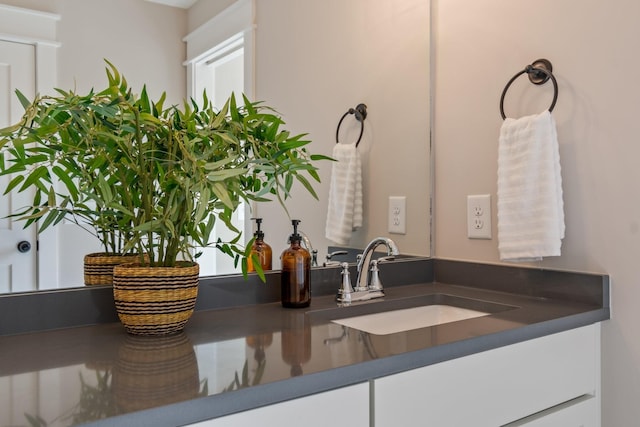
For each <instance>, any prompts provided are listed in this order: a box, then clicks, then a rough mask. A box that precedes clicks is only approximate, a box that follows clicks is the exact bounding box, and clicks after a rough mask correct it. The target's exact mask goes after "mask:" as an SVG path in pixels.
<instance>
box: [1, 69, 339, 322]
mask: <svg viewBox="0 0 640 427" xmlns="http://www.w3.org/2000/svg"><path fill="white" fill-rule="evenodd" d="M107 77H108V82H109V84H108V87H107V88H106V89H104V90H102V91H100V92H97V93H96V92H93V91H92V92H90V93H89V94H88V95H86V96H77V95H75V94H73V93H71V92H64V91H59V93H60V95H61V96H60V97H56V98H55V100H56V103H57V102H60V101H62V98H64V99H69V101H70V102H69V104H70V106H69V109H67V110H65V109H64V108H62V109H57V108H47V102H50V101H49V99H50V98H47V97H39V98H36V101H35V102H34V103H29V102H28V101H27V100H26V99H24V97H21V100H22V102H23V104H24V105H25V108H26V112H25V116H24V118H23V120H22V121H21V122H20V123H18V124H17V125H15V126H13V127H11V128H8V129H5V130H3V131H0V138H2V139H0V141H2V142H0V144H1V145H0V149H1V148H2V146H3V145H7V141H10V142H11V144H10V147H11V148H10V149H9V150H8V152H10V153H11V154H12V157H13V158H12V159H5V162H7V160H8V163H9V166H8V167H4V169H2V170H1V171H0V173H12V172H20V171H22V172H23V174H22V175H18V176H16V178H14V179H13V180H11V181H10V183H9V185H8V188H7V189H6V191H12V190H14V189H18V190H25V189H26V188H30V187H35V189H36V190H35V197H34V203H33V205H32V206H29V207H27V208H26V209H25V210H23V211H22V212H20V213H19V216H20V218H22V219H25V220H26V221H27V223H29V222H33V221H35V220H38V219H41V220H42V223H43V226H42V228H46V226H49V225H52V224H55V223H57V222H59V221H60V220H61V219H62V218H66V217H69V216H71V217H74V218H75V217H78V218H82V219H84V220H86V221H87V222H88V223H90V224H91V226H92V227H93V228H94V231H97V230H102V231H105V232H106V233H107V234H105V235H108V232H111V231H113V232H115V233H116V234H117V237H118V238H121V239H122V240H121V241H122V246H121V250H122V251H123V252H125V253H127V252H135V253H138V254H146V256H148V259H145V258H143V256H142V255H140V257H139V259H138V262H137V263H136V264H126V265H121V266H117V267H116V268H115V269H114V297H115V300H116V308H117V309H118V310H119V315H120V319H121V321H122V322H123V324H124V325H125V327H126V328H127V330H128V331H129V332H131V333H140V334H164V333H170V332H176V331H178V330H180V329H182V327H184V324H185V323H186V321H187V320H188V318H189V316H190V314H191V312H192V311H193V306H194V305H195V297H196V295H197V284H198V265H197V263H195V257H196V255H197V254H196V253H195V248H197V247H204V246H209V245H215V246H216V247H217V248H218V249H219V250H221V251H223V252H224V253H227V254H229V255H230V256H233V257H235V259H236V262H241V263H242V268H243V272H246V259H247V256H248V255H249V253H250V247H251V244H249V245H247V247H246V248H243V247H241V246H240V245H239V244H238V241H239V239H240V237H241V231H240V230H238V229H237V228H235V227H234V226H233V224H232V223H231V220H230V218H231V214H232V213H233V211H234V210H235V209H236V208H237V207H238V205H239V203H240V201H242V200H244V201H267V200H270V199H271V197H272V196H273V197H275V199H277V200H278V201H279V202H280V203H281V204H282V206H283V207H284V201H285V199H286V198H287V197H289V195H290V190H291V188H292V186H293V184H294V182H295V181H297V182H299V183H301V184H302V185H303V186H304V188H306V189H307V191H308V192H309V193H311V194H312V195H313V196H314V197H316V198H317V195H316V193H315V191H314V190H313V187H312V185H311V182H310V180H309V179H308V178H307V176H308V177H310V178H311V179H312V180H315V181H319V176H318V174H317V168H316V167H315V166H314V164H313V162H314V161H316V160H321V159H327V157H325V156H321V155H311V154H309V153H308V152H307V150H306V148H305V146H306V145H307V144H308V143H309V141H308V140H306V139H304V135H291V134H290V133H289V132H288V131H286V130H282V129H281V126H282V125H283V121H282V119H281V118H280V117H279V116H278V115H277V114H276V113H275V112H274V110H272V109H271V108H269V107H267V106H264V105H262V104H261V103H256V102H251V101H249V100H248V99H247V98H246V97H243V101H242V102H241V103H238V102H237V101H236V98H235V96H233V95H232V96H231V97H230V98H229V100H228V101H227V103H226V104H225V106H224V107H223V108H222V109H221V110H220V111H216V110H215V109H214V108H213V107H212V106H211V104H210V103H209V102H208V100H207V98H206V94H205V97H204V103H203V105H202V106H199V105H197V104H196V103H195V102H194V101H191V102H185V103H184V105H183V106H182V107H181V108H179V107H178V106H168V107H165V106H164V101H165V95H164V94H163V95H162V96H161V97H160V98H159V99H158V100H157V101H155V102H153V101H151V100H150V99H149V97H148V95H147V92H146V88H144V87H143V89H142V91H141V92H140V94H139V95H137V94H135V93H134V92H133V91H132V90H131V89H130V88H129V87H128V84H127V82H126V79H125V78H124V77H123V76H121V75H120V73H119V72H118V70H117V69H116V68H115V67H114V66H113V65H111V64H110V63H108V68H107ZM78 104H81V105H82V108H83V109H84V110H83V111H85V112H86V115H87V119H86V120H82V121H80V122H79V123H78V127H77V128H73V129H71V130H70V129H69V127H70V126H72V125H71V124H69V123H74V124H75V121H74V120H70V119H69V117H71V118H72V119H73V118H74V117H75V110H74V109H73V108H71V105H72V106H73V107H74V108H75V106H76V105H78ZM35 117H37V121H35V122H34V118H35ZM69 120H70V121H69ZM66 133H70V134H72V135H74V136H77V137H78V139H79V140H82V144H81V146H82V149H75V146H73V147H72V148H69V149H67V148H64V149H63V148H61V147H60V146H61V145H69V141H68V139H69V138H67V136H66ZM31 142H33V143H35V148H34V147H28V146H27V145H26V144H28V143H31ZM88 147H90V148H88ZM5 150H6V148H5ZM87 157H88V160H86V159H87ZM0 160H1V159H0ZM85 163H88V164H89V165H90V167H87V166H86V165H85ZM20 176H23V178H20ZM87 176H90V179H88V178H87ZM54 177H57V178H58V179H59V180H60V181H61V182H62V183H63V184H64V185H63V187H64V188H65V190H66V192H64V193H62V192H59V191H56V190H55V189H54V188H52V185H51V183H52V181H53V180H54ZM285 209H286V208H285ZM99 212H100V213H101V214H102V216H101V217H100V216H99V215H98V213H99ZM98 219H99V220H100V222H99V221H98ZM217 222H223V223H224V224H226V226H227V227H228V228H229V229H231V230H232V231H234V232H235V238H234V239H232V240H231V241H229V242H222V241H219V240H216V241H212V240H211V233H212V231H213V227H214V225H215V224H216V223H217ZM110 238H111V237H110ZM176 271H177V272H180V273H182V274H183V275H184V276H185V277H183V278H179V279H176V278H175V276H174V275H175V273H176ZM258 273H259V274H260V275H261V277H263V278H264V276H263V273H262V272H261V271H259V272H258ZM159 277H166V278H168V284H165V285H159V286H158V285H157V282H158V281H159V280H160V279H159ZM152 291H153V295H151V294H150V293H151V292H152ZM146 293H149V295H147V294H146ZM139 298H142V300H141V301H140V300H139ZM147 300H149V301H154V302H155V303H157V306H156V307H155V308H149V306H148V304H147Z"/></svg>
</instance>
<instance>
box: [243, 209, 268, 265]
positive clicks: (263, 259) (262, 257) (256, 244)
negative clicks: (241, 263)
mask: <svg viewBox="0 0 640 427" xmlns="http://www.w3.org/2000/svg"><path fill="white" fill-rule="evenodd" d="M251 219H252V220H254V221H255V222H256V232H255V233H254V234H253V236H254V237H255V239H254V241H253V245H252V246H251V256H250V257H249V258H247V271H256V268H255V266H254V265H253V262H254V261H253V258H254V256H255V257H257V258H258V261H259V262H260V267H262V271H266V270H271V264H272V259H273V252H272V250H271V246H269V245H268V244H267V243H266V242H265V241H264V232H263V231H262V230H260V224H262V218H251Z"/></svg>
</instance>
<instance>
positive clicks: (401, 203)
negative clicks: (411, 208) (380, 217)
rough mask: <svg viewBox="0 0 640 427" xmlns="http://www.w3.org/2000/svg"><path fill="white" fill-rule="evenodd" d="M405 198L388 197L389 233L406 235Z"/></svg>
mask: <svg viewBox="0 0 640 427" xmlns="http://www.w3.org/2000/svg"><path fill="white" fill-rule="evenodd" d="M406 208H407V198H406V197H405V196H389V233H392V234H407V224H406V222H407V214H406Z"/></svg>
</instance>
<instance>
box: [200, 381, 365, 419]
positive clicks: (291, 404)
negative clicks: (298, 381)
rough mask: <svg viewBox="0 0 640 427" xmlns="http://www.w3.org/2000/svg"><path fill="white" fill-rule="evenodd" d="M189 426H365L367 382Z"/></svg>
mask: <svg viewBox="0 0 640 427" xmlns="http://www.w3.org/2000/svg"><path fill="white" fill-rule="evenodd" d="M190 426H191V427H246V426H278V427H300V426H305V427H327V426H336V427H337V426H349V427H369V384H368V383H362V384H356V385H353V386H349V387H344V388H339V389H336V390H331V391H326V392H323V393H318V394H314V395H311V396H307V397H301V398H299V399H293V400H289V401H286V402H282V403H276V404H273V405H269V406H265V407H262V408H257V409H251V410H249V411H245V412H239V413H237V414H232V415H227V416H224V417H220V418H215V419H212V420H207V421H203V422H200V423H196V424H191V425H190Z"/></svg>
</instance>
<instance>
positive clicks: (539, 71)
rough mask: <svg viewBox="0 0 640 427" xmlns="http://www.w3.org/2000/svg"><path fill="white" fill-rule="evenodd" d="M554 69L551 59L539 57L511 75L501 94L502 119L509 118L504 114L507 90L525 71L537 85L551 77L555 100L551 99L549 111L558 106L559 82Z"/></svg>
mask: <svg viewBox="0 0 640 427" xmlns="http://www.w3.org/2000/svg"><path fill="white" fill-rule="evenodd" d="M552 71H553V66H552V65H551V62H550V61H549V60H547V59H537V60H535V61H533V63H532V64H531V65H527V66H526V67H524V70H522V71H520V72H518V73H517V74H516V75H515V76H513V77H511V80H509V82H508V83H507V85H506V86H505V87H504V90H503V91H502V95H501V96H500V115H501V116H502V119H503V120H504V119H506V118H507V116H506V115H505V114H504V97H505V95H506V94H507V90H509V86H511V84H512V83H513V82H514V81H515V80H516V79H517V78H518V77H520V76H521V75H522V74H524V73H527V75H528V77H529V81H531V83H533V84H535V85H541V84H544V83H546V82H547V81H549V79H551V82H552V83H553V101H551V106H550V107H549V112H551V111H553V108H554V107H555V106H556V101H557V100H558V82H556V78H555V77H554V76H553V74H552Z"/></svg>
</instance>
